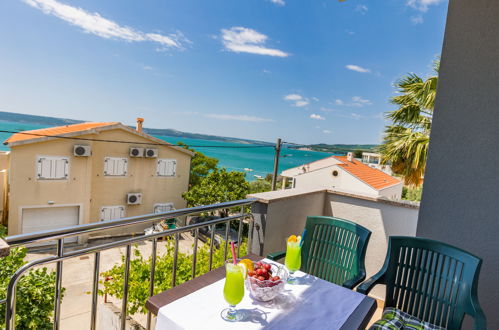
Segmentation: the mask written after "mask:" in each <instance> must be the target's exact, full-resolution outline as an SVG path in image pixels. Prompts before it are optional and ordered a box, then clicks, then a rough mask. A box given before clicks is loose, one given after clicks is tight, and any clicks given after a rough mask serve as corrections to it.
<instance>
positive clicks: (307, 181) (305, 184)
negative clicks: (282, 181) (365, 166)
mask: <svg viewBox="0 0 499 330" xmlns="http://www.w3.org/2000/svg"><path fill="white" fill-rule="evenodd" d="M333 171H338V176H336V177H335V176H333V174H332V173H333ZM295 180H296V185H295V188H298V189H314V188H327V189H339V190H349V191H355V192H357V193H360V194H363V195H367V196H373V197H376V196H379V193H378V191H377V190H376V189H374V188H371V187H370V186H369V185H367V184H365V183H364V182H362V181H360V180H359V179H357V178H356V177H354V176H353V175H351V174H350V173H348V172H347V171H345V170H344V169H342V168H341V167H340V166H337V165H333V166H329V167H326V168H322V169H319V170H316V171H313V172H308V173H304V174H300V175H298V176H296V177H295Z"/></svg>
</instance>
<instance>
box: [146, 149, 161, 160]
mask: <svg viewBox="0 0 499 330" xmlns="http://www.w3.org/2000/svg"><path fill="white" fill-rule="evenodd" d="M144 156H146V157H147V158H157V157H158V149H146V152H145V153H144Z"/></svg>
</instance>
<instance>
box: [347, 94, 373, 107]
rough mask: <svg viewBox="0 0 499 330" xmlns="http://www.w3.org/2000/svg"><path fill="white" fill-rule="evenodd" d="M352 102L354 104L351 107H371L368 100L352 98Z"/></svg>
mask: <svg viewBox="0 0 499 330" xmlns="http://www.w3.org/2000/svg"><path fill="white" fill-rule="evenodd" d="M352 101H353V102H354V103H353V105H360V106H363V105H371V104H372V102H371V101H370V100H368V99H363V98H362V97H360V96H354V97H352Z"/></svg>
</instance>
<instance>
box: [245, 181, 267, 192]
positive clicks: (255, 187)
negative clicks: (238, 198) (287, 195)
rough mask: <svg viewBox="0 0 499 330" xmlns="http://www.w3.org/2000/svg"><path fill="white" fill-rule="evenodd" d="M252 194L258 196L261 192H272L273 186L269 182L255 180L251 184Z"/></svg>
mask: <svg viewBox="0 0 499 330" xmlns="http://www.w3.org/2000/svg"><path fill="white" fill-rule="evenodd" d="M249 186H250V193H252V194H256V193H260V192H266V191H270V190H271V189H272V184H271V183H270V182H269V181H267V180H255V181H251V182H250V183H249Z"/></svg>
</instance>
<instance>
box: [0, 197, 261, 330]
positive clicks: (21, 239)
mask: <svg viewBox="0 0 499 330" xmlns="http://www.w3.org/2000/svg"><path fill="white" fill-rule="evenodd" d="M255 201H256V199H253V198H250V199H243V200H238V201H232V202H225V203H219V204H213V205H207V206H198V207H193V208H185V209H180V210H174V211H168V212H163V213H155V214H147V215H141V216H135V217H129V218H123V219H118V220H111V221H103V222H95V223H89V224H85V225H79V226H72V227H66V228H62V229H57V230H51V231H41V232H36V233H30V234H23V235H15V236H9V237H7V238H6V239H5V240H6V242H7V243H8V244H9V245H10V246H12V247H15V246H19V245H30V244H37V243H41V242H47V241H53V240H55V241H56V251H57V253H56V255H54V256H49V257H45V258H40V259H37V260H34V261H31V262H29V263H27V264H25V265H23V266H22V267H20V268H19V269H18V270H17V271H16V272H15V273H14V275H13V276H12V277H11V279H10V282H9V284H8V287H7V297H6V299H5V300H2V301H0V304H6V313H5V314H6V315H5V326H6V330H12V329H15V328H16V324H15V314H16V287H17V283H18V282H19V279H20V278H21V277H22V275H23V274H24V273H25V272H26V271H28V270H30V269H31V268H33V267H36V266H39V265H42V264H49V263H56V286H55V287H56V289H55V304H54V329H59V328H60V319H61V312H60V310H61V309H60V307H61V297H62V266H63V261H64V260H67V259H70V258H75V257H80V256H83V255H88V254H94V270H93V279H92V292H91V294H92V305H91V317H90V326H89V328H90V329H92V330H94V329H96V321H97V297H98V289H99V272H100V252H101V251H104V250H108V249H111V248H116V247H121V246H124V247H126V255H125V269H124V284H123V298H122V300H121V329H125V325H126V319H127V318H126V315H127V305H128V282H129V276H130V259H131V252H132V244H134V243H139V242H144V241H151V242H152V247H151V272H150V285H149V296H152V295H153V292H154V277H155V269H156V253H157V242H158V238H161V237H172V236H173V237H174V255H173V274H172V287H173V286H175V285H176V275H177V258H178V253H179V238H180V234H182V233H187V232H194V246H193V253H192V278H194V277H195V276H196V258H197V246H198V240H199V229H200V228H203V227H209V228H210V231H211V237H210V238H211V239H210V254H209V270H211V269H212V259H213V250H214V238H215V237H214V235H215V226H216V225H217V224H225V239H224V242H225V244H224V259H227V252H228V242H229V230H230V224H231V222H232V221H237V222H238V232H237V235H238V236H237V237H238V241H239V242H241V240H242V234H243V230H242V229H243V222H244V221H247V222H248V224H249V230H248V233H250V234H249V235H248V246H249V247H250V246H251V239H252V237H251V233H252V231H253V224H254V219H253V215H252V214H251V213H245V211H244V207H245V206H247V205H250V204H252V203H254V202H255ZM235 207H239V208H240V212H239V213H237V214H234V215H230V216H227V217H224V218H220V219H215V220H210V221H206V222H203V223H198V224H192V225H186V226H183V227H179V228H175V229H168V230H166V231H162V232H158V233H153V234H148V235H142V236H136V237H131V238H130V237H129V238H123V239H121V240H118V241H114V242H110V243H103V244H100V245H95V246H91V247H85V248H81V249H76V250H73V251H64V239H65V238H68V237H75V236H81V235H86V234H95V233H98V232H102V231H105V230H110V229H116V228H124V227H130V226H133V225H137V224H148V223H150V224H153V223H155V222H158V221H161V220H163V219H170V218H175V217H180V216H187V215H195V214H200V213H204V212H213V211H216V210H220V209H229V208H235ZM239 249H240V244H238V248H237V255H238V257H239V254H240V250H239ZM150 327H151V314H150V313H148V315H147V329H150Z"/></svg>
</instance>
